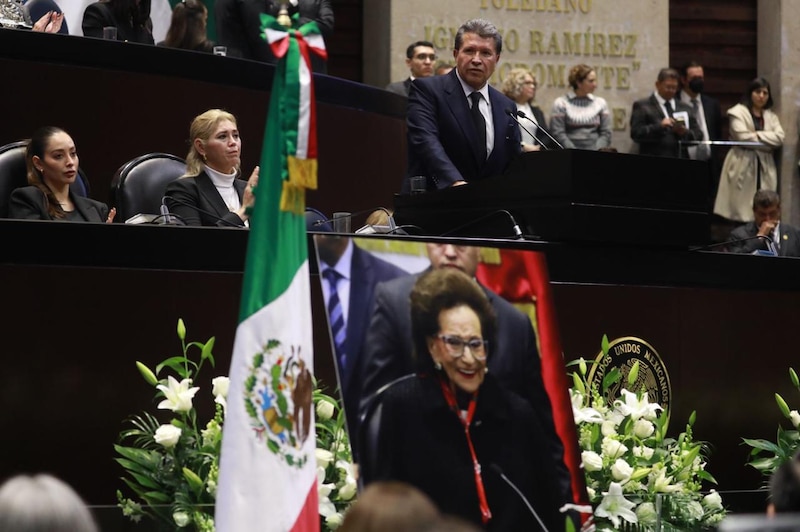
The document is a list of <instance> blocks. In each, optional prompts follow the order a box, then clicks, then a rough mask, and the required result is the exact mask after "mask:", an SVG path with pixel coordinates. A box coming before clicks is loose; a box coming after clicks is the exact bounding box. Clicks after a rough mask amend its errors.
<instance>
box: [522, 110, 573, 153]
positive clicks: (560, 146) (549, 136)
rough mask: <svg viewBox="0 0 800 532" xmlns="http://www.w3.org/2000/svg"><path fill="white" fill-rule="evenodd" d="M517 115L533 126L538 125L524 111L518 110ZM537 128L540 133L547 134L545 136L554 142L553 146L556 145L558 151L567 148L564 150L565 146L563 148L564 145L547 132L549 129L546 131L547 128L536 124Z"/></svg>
mask: <svg viewBox="0 0 800 532" xmlns="http://www.w3.org/2000/svg"><path fill="white" fill-rule="evenodd" d="M517 115H519V116H521V117H522V118H524V119H526V120H527V121H528V122H531V123H532V124H536V122H534V121H533V120H532V119H531V118H530V117H528V115H526V114H525V113H524V112H523V111H520V110H519V109H517ZM536 126H537V127H539V130H540V131H544V134H545V135H547V138H549V139H550V140H552V141H553V144H555V145H556V146H558V149H560V150H563V149H565V148H564V146H562V144H561V143H560V142H558V141H557V140H556V139H554V138H553V135H551V134H550V133H549V132H548V131H547V129H545V128H543V127H540V126H539V124H536ZM537 140H538V139H537Z"/></svg>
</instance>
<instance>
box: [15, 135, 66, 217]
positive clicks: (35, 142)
mask: <svg viewBox="0 0 800 532" xmlns="http://www.w3.org/2000/svg"><path fill="white" fill-rule="evenodd" d="M57 133H66V132H65V131H64V130H63V129H61V128H59V127H55V126H44V127H40V128H39V129H37V130H36V131H35V132H34V133H33V136H32V137H31V138H30V139H29V140H28V147H27V148H26V149H25V165H26V167H27V170H28V172H27V178H28V184H29V185H33V186H34V187H36V188H38V189H39V190H41V191H42V194H44V203H45V207H46V208H47V214H49V215H50V218H63V217H64V216H65V214H64V209H62V208H61V205H60V204H59V203H58V200H57V199H56V195H55V194H54V193H53V191H52V190H51V189H50V187H48V186H47V185H46V184H45V182H44V178H43V177H42V174H41V172H39V170H37V169H36V166H35V165H34V164H33V157H34V156H36V157H38V158H39V159H42V160H44V156H45V152H46V151H47V145H48V143H49V142H50V138H51V137H52V136H53V135H55V134H57Z"/></svg>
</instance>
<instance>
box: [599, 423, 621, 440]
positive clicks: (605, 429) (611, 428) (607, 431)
mask: <svg viewBox="0 0 800 532" xmlns="http://www.w3.org/2000/svg"><path fill="white" fill-rule="evenodd" d="M600 433H601V434H602V435H603V436H606V437H608V436H616V435H617V423H615V422H614V421H612V420H610V419H607V420H605V421H603V424H602V425H600Z"/></svg>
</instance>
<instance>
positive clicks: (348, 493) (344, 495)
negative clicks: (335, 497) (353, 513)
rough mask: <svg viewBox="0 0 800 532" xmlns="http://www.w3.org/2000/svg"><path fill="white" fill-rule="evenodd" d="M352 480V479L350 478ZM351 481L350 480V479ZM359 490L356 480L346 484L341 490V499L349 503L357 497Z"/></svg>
mask: <svg viewBox="0 0 800 532" xmlns="http://www.w3.org/2000/svg"><path fill="white" fill-rule="evenodd" d="M350 478H352V477H350ZM348 480H349V479H348ZM356 491H358V490H357V484H356V482H355V479H353V481H352V482H345V484H344V486H342V487H341V488H339V498H340V499H341V500H343V501H349V500H350V499H352V498H353V497H355V495H356Z"/></svg>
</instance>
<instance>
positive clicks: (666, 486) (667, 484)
mask: <svg viewBox="0 0 800 532" xmlns="http://www.w3.org/2000/svg"><path fill="white" fill-rule="evenodd" d="M654 473H655V472H654ZM654 473H651V474H650V482H651V483H652V484H651V485H652V489H653V491H655V492H656V493H675V492H678V491H681V490H682V489H683V485H682V484H681V483H680V482H679V483H677V484H673V483H672V477H668V476H667V471H666V470H665V469H663V468H662V469H658V472H657V473H655V474H654Z"/></svg>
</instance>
